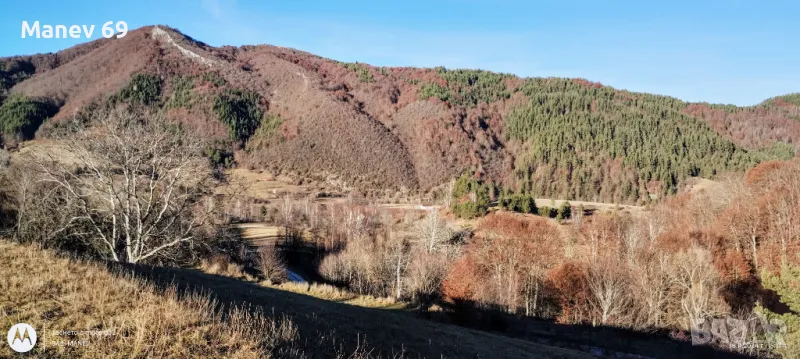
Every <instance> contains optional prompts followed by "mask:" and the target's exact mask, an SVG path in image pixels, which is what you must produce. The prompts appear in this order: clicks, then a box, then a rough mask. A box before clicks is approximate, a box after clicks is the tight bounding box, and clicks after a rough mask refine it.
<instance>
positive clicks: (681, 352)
mask: <svg viewBox="0 0 800 359" xmlns="http://www.w3.org/2000/svg"><path fill="white" fill-rule="evenodd" d="M108 267H109V269H110V270H111V271H112V272H115V273H118V274H124V273H130V274H132V275H134V276H135V277H138V278H140V279H143V280H146V281H148V282H151V283H153V284H155V286H156V287H157V288H159V289H160V290H165V289H166V288H168V287H170V286H175V287H177V289H178V290H179V292H183V293H186V292H199V293H204V294H209V295H211V296H212V297H213V298H214V299H216V300H217V302H218V303H219V306H220V309H221V310H223V311H225V310H227V309H229V308H231V307H234V306H240V307H241V306H247V307H248V308H250V309H251V311H253V312H262V313H265V314H267V315H268V316H274V317H282V316H286V317H288V318H289V319H290V320H291V321H292V322H293V323H294V324H295V325H296V326H297V328H298V331H299V334H300V337H301V338H302V340H303V341H305V345H304V346H303V347H304V348H305V349H306V350H307V353H308V354H309V355H310V357H315V358H316V357H330V356H331V354H332V353H343V354H345V356H344V357H348V355H349V353H353V352H354V351H356V350H359V349H361V350H363V348H364V347H365V345H366V346H367V347H369V348H375V349H374V350H372V352H371V354H372V355H373V356H379V357H407V358H530V357H536V358H588V357H596V356H597V355H598V354H599V355H600V356H606V357H620V356H621V355H622V356H623V357H652V358H675V357H686V358H740V357H742V356H738V355H734V354H732V353H728V352H723V351H717V350H714V349H713V348H710V347H693V346H691V343H685V342H678V341H675V340H671V339H669V338H665V337H664V336H663V335H661V336H658V335H652V334H645V333H638V332H633V331H626V330H621V329H617V328H598V327H585V326H574V325H561V324H556V323H552V322H545V321H536V320H523V319H520V318H516V317H513V316H510V315H504V314H502V313H498V312H496V311H477V310H474V309H471V310H473V311H474V312H472V314H471V315H468V316H463V315H461V316H459V314H454V313H461V312H458V311H456V312H452V313H450V312H441V313H423V314H418V313H413V312H410V311H403V310H384V309H375V308H364V307H358V306H353V305H349V304H344V303H339V302H335V301H328V300H323V299H317V298H314V297H311V296H307V295H302V294H297V293H293V292H289V291H284V290H278V289H273V288H268V287H263V286H259V285H257V284H254V283H248V282H244V281H241V280H237V279H233V278H228V277H224V276H218V275H212V274H206V273H203V272H200V271H197V270H193V269H182V268H166V267H154V266H147V265H128V264H121V263H109V264H108ZM423 317H427V318H423ZM476 329H481V330H476ZM485 330H488V331H485ZM498 333H499V334H502V335H499V334H498ZM309 338H313V339H309ZM318 338H319V339H318ZM309 341H313V342H311V343H309ZM325 347H327V348H325ZM628 354H633V355H628Z"/></svg>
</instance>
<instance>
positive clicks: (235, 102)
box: [214, 90, 263, 142]
mask: <svg viewBox="0 0 800 359" xmlns="http://www.w3.org/2000/svg"><path fill="white" fill-rule="evenodd" d="M260 100H261V96H260V95H258V94H257V93H255V92H250V91H242V90H225V91H223V92H222V93H220V94H218V95H217V96H216V98H214V112H216V113H217V116H219V120H220V121H222V123H224V124H225V125H227V126H228V133H229V135H230V137H231V139H233V140H236V141H242V142H243V141H246V140H247V139H248V138H250V136H252V135H253V133H255V131H256V129H257V128H258V125H259V124H260V123H261V116H262V114H263V113H262V112H261V109H260V108H259V107H258V103H259V101H260Z"/></svg>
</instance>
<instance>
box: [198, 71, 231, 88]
mask: <svg viewBox="0 0 800 359" xmlns="http://www.w3.org/2000/svg"><path fill="white" fill-rule="evenodd" d="M203 82H204V83H209V84H211V85H212V86H214V87H222V86H225V85H227V84H228V81H225V78H224V77H222V75H220V74H219V73H218V72H206V73H204V74H203Z"/></svg>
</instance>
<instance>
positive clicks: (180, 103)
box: [169, 76, 194, 108]
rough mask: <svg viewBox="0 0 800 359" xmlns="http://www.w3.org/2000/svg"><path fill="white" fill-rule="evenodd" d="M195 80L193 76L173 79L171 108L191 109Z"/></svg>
mask: <svg viewBox="0 0 800 359" xmlns="http://www.w3.org/2000/svg"><path fill="white" fill-rule="evenodd" d="M192 90H194V78H193V77H192V76H178V77H176V78H174V79H172V96H171V97H170V100H169V107H187V108H188V107H191V105H192Z"/></svg>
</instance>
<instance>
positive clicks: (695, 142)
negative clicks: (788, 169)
mask: <svg viewBox="0 0 800 359" xmlns="http://www.w3.org/2000/svg"><path fill="white" fill-rule="evenodd" d="M435 71H436V73H437V75H438V76H439V80H438V81H431V82H428V83H425V84H423V85H422V87H421V89H420V93H419V94H420V98H421V99H430V98H436V99H438V100H439V101H442V102H445V103H448V104H449V105H451V106H453V107H462V108H474V107H476V106H479V105H481V104H490V103H493V102H496V101H500V100H507V99H510V98H511V97H512V95H514V94H516V93H521V94H523V95H524V98H523V99H522V100H519V101H517V103H514V104H512V105H511V106H509V107H510V110H509V111H507V113H506V114H504V115H503V116H502V126H503V129H502V131H503V132H504V134H505V136H504V137H503V139H504V140H505V143H504V145H505V146H507V147H510V148H512V153H513V156H514V166H513V173H512V175H511V176H510V177H511V180H510V181H509V180H508V178H506V181H505V182H506V185H509V183H510V187H511V188H512V189H513V190H514V191H516V192H521V193H530V194H532V195H534V196H539V197H546V198H566V199H582V200H592V201H610V202H618V203H647V202H649V201H650V200H652V199H654V198H660V197H663V196H665V195H669V194H674V193H676V192H677V189H678V188H679V186H680V184H681V183H682V182H683V180H685V179H686V178H688V177H698V176H699V177H707V178H712V177H714V176H715V175H717V174H719V173H723V172H729V171H741V170H745V169H747V168H750V167H752V166H754V165H755V164H757V163H759V162H761V161H763V160H767V159H789V158H791V157H793V156H794V148H793V146H792V145H790V144H788V143H787V142H781V141H773V142H769V141H766V140H764V141H761V142H759V143H758V145H756V144H753V145H752V146H747V147H745V146H741V145H737V144H736V143H734V141H733V139H732V138H726V136H725V135H724V134H722V133H718V132H715V130H714V128H712V126H710V125H709V124H708V123H706V122H704V121H703V120H702V119H700V118H697V117H695V116H693V115H691V114H690V113H691V111H687V110H686V109H687V106H690V105H689V104H687V103H685V102H683V101H680V100H678V99H675V98H672V97H667V96H658V95H651V94H643V93H632V92H627V91H620V90H616V89H614V88H611V87H608V86H603V85H600V84H596V83H591V82H588V81H583V80H574V79H563V78H526V79H519V78H516V77H513V76H511V75H505V74H496V73H492V72H486V71H479V70H447V69H444V68H437V69H435ZM787 98H791V97H790V96H789V97H787ZM778 101H779V102H778V103H781V102H780V100H778ZM774 103H775V100H772V101H767V102H765V104H764V105H763V106H771V107H773V108H774V107H775V105H774ZM710 108H714V106H711V107H710ZM716 108H723V109H726V110H725V111H727V112H728V113H741V112H748V110H746V109H742V108H738V107H735V106H716ZM694 111H695V112H697V111H699V110H698V109H697V108H696V107H695V108H694ZM758 111H760V110H756V109H754V110H749V112H750V113H757V112H758ZM761 111H763V110H761ZM487 117H488V116H487ZM487 122H488V121H487ZM720 132H724V131H722V130H721V131H720ZM731 137H732V136H731ZM784 139H785V140H789V142H790V139H791V138H784Z"/></svg>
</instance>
